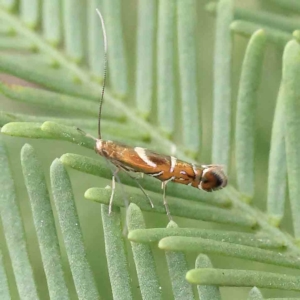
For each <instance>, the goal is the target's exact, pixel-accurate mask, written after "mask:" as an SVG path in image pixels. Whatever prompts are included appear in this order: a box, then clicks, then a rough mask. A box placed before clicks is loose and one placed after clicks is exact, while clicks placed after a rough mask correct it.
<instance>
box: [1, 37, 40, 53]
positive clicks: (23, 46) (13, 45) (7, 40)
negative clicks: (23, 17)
mask: <svg viewBox="0 0 300 300" xmlns="http://www.w3.org/2000/svg"><path fill="white" fill-rule="evenodd" d="M0 49H1V50H18V51H22V50H24V51H30V50H32V49H34V45H32V44H31V43H30V42H28V41H27V40H25V39H24V38H21V37H19V36H0Z"/></svg>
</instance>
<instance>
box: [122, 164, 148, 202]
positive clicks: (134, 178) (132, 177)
mask: <svg viewBox="0 0 300 300" xmlns="http://www.w3.org/2000/svg"><path fill="white" fill-rule="evenodd" d="M123 171H124V172H125V173H126V174H127V175H128V176H129V177H130V178H131V179H133V180H134V181H135V183H136V184H137V185H138V187H139V188H140V189H141V191H142V192H143V194H144V195H145V197H146V198H147V199H148V200H149V202H150V205H151V208H154V204H153V202H152V200H151V198H150V197H149V196H148V195H147V193H146V192H145V190H144V189H143V187H142V186H141V184H140V183H139V181H138V180H139V178H136V177H135V176H133V175H131V174H130V173H129V172H128V171H127V170H123ZM141 174H142V175H144V173H141Z"/></svg>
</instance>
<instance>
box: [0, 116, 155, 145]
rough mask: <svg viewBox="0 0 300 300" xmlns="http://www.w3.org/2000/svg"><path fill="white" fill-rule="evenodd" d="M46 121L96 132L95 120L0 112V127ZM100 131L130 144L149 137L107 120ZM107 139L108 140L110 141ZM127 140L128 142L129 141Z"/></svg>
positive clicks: (130, 125)
mask: <svg viewBox="0 0 300 300" xmlns="http://www.w3.org/2000/svg"><path fill="white" fill-rule="evenodd" d="M46 121H51V122H55V123H57V124H61V125H65V126H72V127H76V126H79V125H80V127H81V129H83V130H87V132H88V133H89V134H92V133H94V134H95V133H96V131H97V122H96V120H91V119H73V118H72V119H70V118H53V117H52V116H31V115H24V114H15V113H8V112H2V111H0V126H4V125H5V124H7V123H9V122H31V123H41V124H43V123H44V122H46ZM101 126H102V130H103V131H104V132H105V134H104V136H105V137H106V138H107V137H110V138H111V137H113V136H115V137H116V138H117V139H118V137H119V139H120V138H121V139H122V140H124V141H126V140H127V139H130V140H131V142H132V141H134V140H135V142H134V143H135V145H136V143H137V142H136V141H137V140H138V141H141V140H142V141H145V142H146V141H148V140H149V138H150V137H149V135H148V134H147V133H145V132H144V131H143V130H140V129H139V128H136V127H135V126H134V125H133V124H126V123H125V124H120V123H115V122H111V121H107V120H102V121H101ZM95 135H96V134H95ZM110 138H109V139H110ZM130 140H129V141H130Z"/></svg>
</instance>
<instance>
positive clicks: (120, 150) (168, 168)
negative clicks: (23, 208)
mask: <svg viewBox="0 0 300 300" xmlns="http://www.w3.org/2000/svg"><path fill="white" fill-rule="evenodd" d="M96 11H97V13H98V15H99V17H100V20H101V25H102V33H103V40H104V79H103V86H102V93H101V98H100V105H99V117H98V138H93V137H92V138H93V139H94V140H95V142H96V146H95V151H96V152H97V153H98V154H99V155H101V156H103V157H105V158H106V159H107V160H108V161H110V162H111V163H112V164H114V165H115V166H116V169H115V171H114V172H113V175H112V192H111V197H110V202H109V212H111V208H112V203H113V197H114V192H115V178H116V176H117V174H118V172H119V171H125V172H126V173H127V174H128V175H129V176H130V177H133V176H132V175H131V173H142V174H145V175H149V176H152V177H154V178H156V179H158V180H160V181H161V182H162V190H163V203H164V206H165V209H166V212H167V215H168V217H169V219H171V214H170V210H169V207H168V204H167V199H166V186H167V184H168V182H170V181H172V182H176V183H181V184H185V185H189V186H192V187H195V188H197V189H200V190H203V191H206V192H212V191H216V190H219V189H222V188H224V187H225V186H226V185H227V176H226V175H225V173H224V171H223V168H222V166H220V165H197V164H193V163H188V162H185V161H182V160H179V159H177V158H176V157H174V156H167V155H162V154H158V153H155V152H152V151H150V150H148V149H145V148H141V147H134V148H133V147H129V146H126V145H122V144H119V143H116V142H113V141H109V140H103V139H102V137H101V111H102V104H103V98H104V90H105V82H106V74H107V61H108V59H107V37H106V30H105V25H104V20H103V17H102V15H101V13H100V11H99V10H98V9H97V10H96ZM79 130H80V129H79ZM80 131H81V130H80ZM81 132H82V131H81ZM84 134H85V133H84ZM86 135H87V136H89V137H91V136H90V135H88V134H86ZM137 183H138V182H137ZM138 185H139V186H140V184H139V183H138ZM140 188H141V189H142V187H141V186H140ZM142 191H143V192H144V190H143V189H142ZM144 194H145V195H146V193H145V192H144ZM146 196H147V195H146ZM148 199H149V197H148ZM149 200H150V199H149ZM150 203H151V205H152V207H153V204H152V202H151V200H150Z"/></svg>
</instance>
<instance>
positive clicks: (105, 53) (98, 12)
mask: <svg viewBox="0 0 300 300" xmlns="http://www.w3.org/2000/svg"><path fill="white" fill-rule="evenodd" d="M96 12H97V14H98V16H99V18H100V21H101V27H102V34H103V44H104V67H103V85H102V92H101V98H100V104H99V114H98V138H99V139H101V112H102V104H103V98H104V90H105V83H106V74H107V38H106V30H105V25H104V20H103V17H102V14H101V13H100V11H99V10H98V9H97V8H96Z"/></svg>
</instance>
